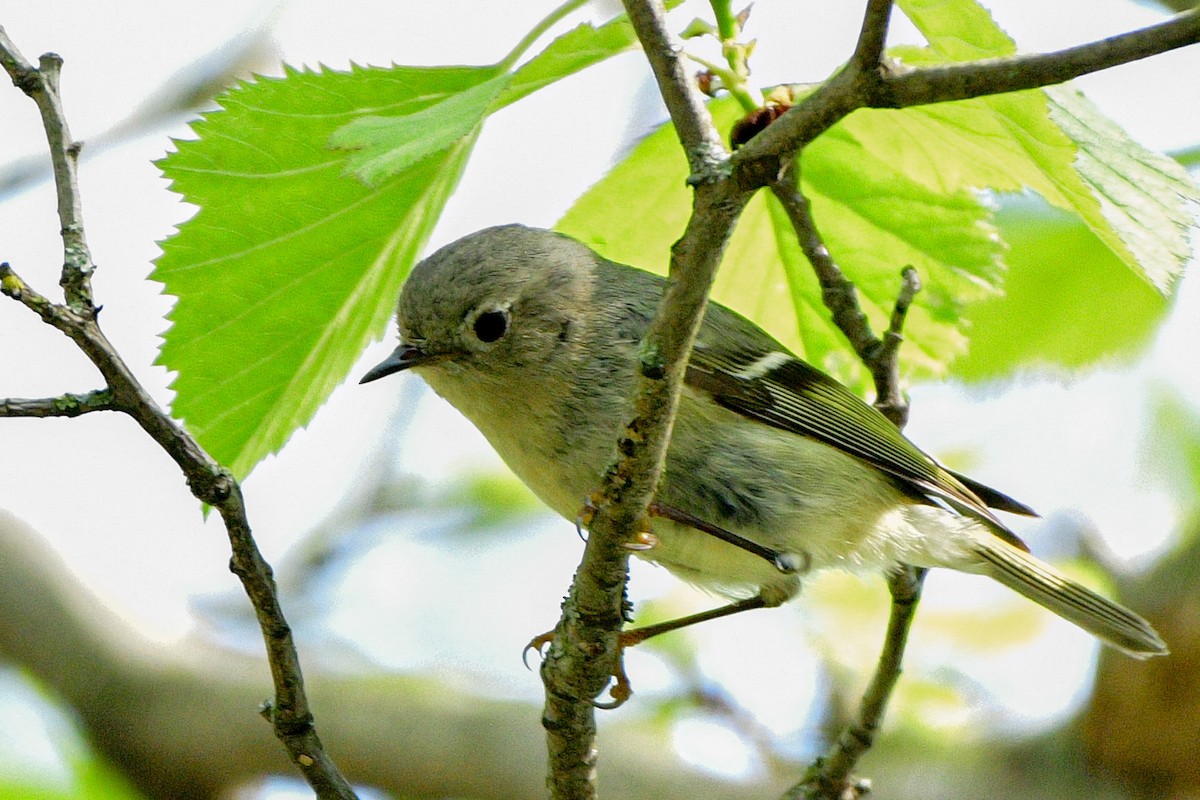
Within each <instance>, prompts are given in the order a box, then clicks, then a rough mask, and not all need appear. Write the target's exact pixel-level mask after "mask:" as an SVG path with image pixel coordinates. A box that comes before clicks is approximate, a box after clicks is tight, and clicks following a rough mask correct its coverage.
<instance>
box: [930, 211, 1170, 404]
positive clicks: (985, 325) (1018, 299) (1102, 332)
mask: <svg viewBox="0 0 1200 800" xmlns="http://www.w3.org/2000/svg"><path fill="white" fill-rule="evenodd" d="M997 222H998V223H999V226H1000V230H1001V235H1002V236H1003V238H1004V241H1005V242H1007V243H1008V245H1009V251H1008V255H1007V258H1006V260H1007V262H1008V274H1007V276H1006V278H1005V282H1004V294H1003V295H1000V296H996V297H990V298H987V299H985V300H983V301H981V302H979V303H977V304H975V305H974V306H973V307H972V308H971V311H970V318H971V323H972V325H971V346H970V350H969V351H968V352H967V354H966V355H965V356H963V357H962V358H960V359H958V360H957V361H955V362H954V365H953V367H952V368H951V372H952V374H953V375H954V376H955V377H957V378H960V379H964V380H967V381H987V380H995V379H998V378H1003V377H1005V376H1008V375H1011V374H1012V373H1013V372H1015V371H1017V370H1027V369H1041V370H1045V369H1059V370H1061V369H1062V368H1064V367H1065V368H1068V369H1074V368H1081V367H1085V366H1088V365H1091V364H1095V363H1097V362H1100V361H1105V360H1113V359H1117V358H1122V357H1125V358H1129V357H1133V356H1135V355H1137V354H1138V353H1140V352H1141V351H1142V349H1143V348H1144V347H1145V346H1146V345H1148V344H1149V343H1150V342H1151V340H1152V337H1153V334H1154V331H1155V330H1156V329H1157V327H1158V325H1159V323H1160V322H1161V321H1162V320H1163V319H1164V318H1165V316H1166V314H1167V312H1168V311H1169V310H1170V307H1171V304H1170V302H1169V301H1168V300H1166V299H1165V298H1163V297H1162V295H1160V294H1159V293H1158V292H1156V291H1155V290H1154V288H1153V287H1151V286H1150V285H1149V284H1148V283H1146V282H1145V281H1144V280H1142V279H1141V278H1139V277H1138V276H1137V275H1135V274H1134V273H1133V272H1131V271H1129V269H1127V268H1126V266H1125V264H1124V263H1123V262H1122V261H1121V259H1119V258H1117V256H1116V255H1115V254H1114V253H1113V252H1112V250H1110V249H1109V248H1108V247H1107V246H1106V245H1105V243H1104V242H1102V241H1100V239H1099V238H1097V237H1096V235H1095V234H1094V233H1092V232H1091V230H1090V229H1089V228H1088V227H1087V226H1086V225H1084V224H1083V222H1082V221H1081V220H1080V219H1079V218H1078V217H1077V216H1074V215H1071V214H1068V213H1066V212H1064V211H1060V210H1057V209H1054V208H1051V207H1049V206H1047V205H1045V204H1044V203H1041V202H1035V201H1034V200H1033V199H1031V198H1017V199H1013V200H1007V201H1006V202H1005V203H1004V204H1003V205H1002V206H1001V209H1000V212H999V214H998V215H997Z"/></svg>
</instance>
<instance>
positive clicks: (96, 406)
mask: <svg viewBox="0 0 1200 800" xmlns="http://www.w3.org/2000/svg"><path fill="white" fill-rule="evenodd" d="M114 410H115V408H114V406H113V398H112V392H110V391H109V390H108V389H94V390H93V391H90V392H85V393H84V394H72V393H68V394H64V395H60V396H59V397H39V398H37V399H36V400H34V399H28V398H23V397H9V398H6V399H0V417H78V416H80V415H83V414H87V413H89V412H91V411H114Z"/></svg>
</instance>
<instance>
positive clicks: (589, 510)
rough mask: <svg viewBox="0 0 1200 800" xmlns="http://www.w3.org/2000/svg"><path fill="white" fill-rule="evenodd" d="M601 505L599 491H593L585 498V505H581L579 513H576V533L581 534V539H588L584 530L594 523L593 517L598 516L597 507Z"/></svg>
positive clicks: (584, 540)
mask: <svg viewBox="0 0 1200 800" xmlns="http://www.w3.org/2000/svg"><path fill="white" fill-rule="evenodd" d="M599 505H600V493H599V492H593V493H592V494H589V495H588V496H587V497H585V498H583V505H582V506H580V507H579V513H578V514H576V515H575V533H577V534H579V539H580V541H583V542H586V541H587V536H586V535H584V532H583V530H584V528H586V527H588V526H589V525H591V524H592V518H593V517H595V516H596V509H597V508H598V507H599Z"/></svg>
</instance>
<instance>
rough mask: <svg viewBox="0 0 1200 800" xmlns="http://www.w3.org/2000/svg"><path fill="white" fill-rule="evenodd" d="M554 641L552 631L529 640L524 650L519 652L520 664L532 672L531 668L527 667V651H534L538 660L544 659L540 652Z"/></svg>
mask: <svg viewBox="0 0 1200 800" xmlns="http://www.w3.org/2000/svg"><path fill="white" fill-rule="evenodd" d="M552 641H554V631H546V632H545V633H539V634H538V635H537V636H535V637H533V638H532V639H530V640H529V644H527V645H525V649H524V650H522V651H521V663H522V664H524V665H525V669H527V670H530V671H531V672H532V671H533V667H531V666H529V651H530V650H536V651H537V654H538V657H539V658H544V657H545V656H544V655H543V653H542V650H544V649H545V648H546V645H548V644H550V642H552Z"/></svg>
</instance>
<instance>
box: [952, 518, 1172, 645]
mask: <svg viewBox="0 0 1200 800" xmlns="http://www.w3.org/2000/svg"><path fill="white" fill-rule="evenodd" d="M973 544H974V548H973V549H974V550H975V552H976V553H977V554H978V555H979V556H980V558H981V559H982V562H981V563H980V564H978V565H977V567H976V569H975V570H972V571H978V572H980V573H982V574H984V575H987V576H988V577H990V578H993V579H995V580H997V581H999V582H1000V583H1002V584H1004V585H1005V586H1007V587H1008V588H1010V589H1012V590H1014V591H1016V592H1018V593H1020V594H1022V595H1024V596H1025V597H1027V598H1029V599H1030V600H1032V601H1033V602H1035V603H1037V604H1038V605H1040V606H1042V607H1044V608H1046V609H1049V610H1050V611H1053V612H1054V613H1055V614H1058V615H1059V616H1060V617H1062V618H1063V619H1065V620H1067V621H1068V622H1072V623H1074V624H1076V625H1078V626H1079V627H1081V628H1083V629H1084V630H1085V631H1087V632H1088V633H1091V634H1092V635H1094V636H1097V637H1099V638H1100V639H1102V640H1104V641H1105V642H1107V643H1108V644H1110V645H1112V646H1113V647H1115V648H1117V649H1118V650H1121V651H1122V652H1124V653H1127V654H1129V655H1131V656H1133V657H1134V658H1149V657H1150V656H1161V655H1166V654H1167V652H1168V651H1167V645H1166V643H1165V642H1163V640H1162V638H1161V637H1159V635H1158V633H1157V632H1156V631H1155V630H1154V628H1152V627H1151V626H1150V623H1149V622H1147V621H1146V620H1144V619H1142V618H1141V617H1139V616H1138V615H1137V614H1135V613H1133V612H1132V611H1130V610H1129V609H1127V608H1125V607H1123V606H1120V605H1117V604H1116V603H1114V602H1112V601H1111V600H1108V599H1106V598H1104V597H1101V596H1100V595H1098V594H1096V593H1095V592H1093V591H1092V590H1091V589H1088V588H1087V587H1085V586H1081V585H1080V584H1078V583H1076V582H1075V581H1073V580H1071V579H1070V578H1068V577H1066V576H1065V575H1062V574H1060V573H1059V572H1057V571H1056V570H1055V569H1053V568H1052V567H1051V566H1050V565H1049V564H1045V563H1043V562H1041V561H1039V560H1038V559H1036V558H1034V557H1033V556H1031V555H1029V554H1028V553H1025V552H1023V551H1021V550H1019V549H1017V548H1016V547H1013V546H1012V545H1010V544H1008V543H1007V542H1003V541H1001V540H1000V539H998V538H997V539H992V540H991V541H976V542H974V543H973Z"/></svg>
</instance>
